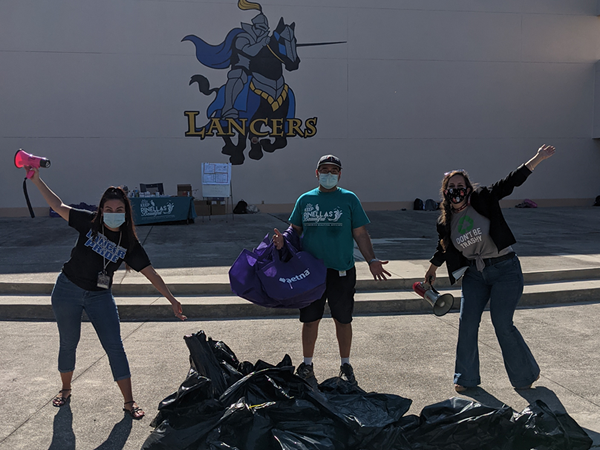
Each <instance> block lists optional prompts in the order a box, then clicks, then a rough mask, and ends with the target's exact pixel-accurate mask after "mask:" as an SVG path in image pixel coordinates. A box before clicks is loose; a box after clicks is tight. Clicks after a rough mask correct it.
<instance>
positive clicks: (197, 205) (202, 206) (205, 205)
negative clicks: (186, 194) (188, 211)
mask: <svg viewBox="0 0 600 450" xmlns="http://www.w3.org/2000/svg"><path fill="white" fill-rule="evenodd" d="M194 209H195V210H196V215H198V216H210V202H207V201H206V200H194Z"/></svg>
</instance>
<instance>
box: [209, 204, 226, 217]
mask: <svg viewBox="0 0 600 450" xmlns="http://www.w3.org/2000/svg"><path fill="white" fill-rule="evenodd" d="M210 213H211V214H212V215H213V216H222V215H224V214H227V205H220V204H216V205H210Z"/></svg>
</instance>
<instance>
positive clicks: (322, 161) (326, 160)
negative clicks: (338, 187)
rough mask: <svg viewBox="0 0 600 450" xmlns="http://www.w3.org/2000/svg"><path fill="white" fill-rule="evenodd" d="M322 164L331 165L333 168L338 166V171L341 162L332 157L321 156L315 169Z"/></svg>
mask: <svg viewBox="0 0 600 450" xmlns="http://www.w3.org/2000/svg"><path fill="white" fill-rule="evenodd" d="M323 164H333V165H334V166H338V167H339V168H340V169H341V168H342V162H341V161H340V158H338V157H337V156H334V155H324V156H321V159H319V163H318V164H317V169H318V168H319V167H321V166H322V165H323Z"/></svg>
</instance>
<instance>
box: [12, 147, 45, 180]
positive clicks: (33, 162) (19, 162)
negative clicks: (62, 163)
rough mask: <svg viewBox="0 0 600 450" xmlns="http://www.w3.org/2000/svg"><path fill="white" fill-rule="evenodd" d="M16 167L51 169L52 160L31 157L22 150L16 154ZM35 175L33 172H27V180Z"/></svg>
mask: <svg viewBox="0 0 600 450" xmlns="http://www.w3.org/2000/svg"><path fill="white" fill-rule="evenodd" d="M15 166H17V168H19V169H20V168H21V167H25V166H29V167H35V168H36V169H39V168H40V167H50V160H49V159H47V158H43V157H41V156H35V155H31V154H29V153H27V152H24V151H23V150H22V149H19V150H17V153H15ZM33 174H34V171H33V170H28V171H27V178H31V177H32V176H33Z"/></svg>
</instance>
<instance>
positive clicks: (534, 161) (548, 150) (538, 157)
mask: <svg viewBox="0 0 600 450" xmlns="http://www.w3.org/2000/svg"><path fill="white" fill-rule="evenodd" d="M555 151H556V149H555V148H554V147H553V146H551V145H546V144H544V145H542V146H541V147H540V148H539V149H538V151H537V153H536V154H535V156H534V157H533V158H531V159H530V160H529V161H527V162H526V163H525V165H526V166H527V168H528V169H529V170H531V171H532V172H533V169H535V168H536V166H537V165H538V164H539V163H541V162H542V161H543V160H545V159H548V158H550V157H551V156H552V155H554V152H555Z"/></svg>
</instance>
